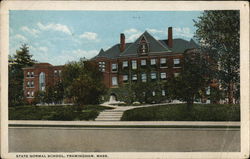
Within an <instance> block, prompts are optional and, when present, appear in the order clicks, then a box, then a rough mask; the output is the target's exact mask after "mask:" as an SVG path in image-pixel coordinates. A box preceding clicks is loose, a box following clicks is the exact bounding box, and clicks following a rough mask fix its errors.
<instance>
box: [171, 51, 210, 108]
mask: <svg viewBox="0 0 250 159" xmlns="http://www.w3.org/2000/svg"><path fill="white" fill-rule="evenodd" d="M183 58H184V60H183V69H182V71H181V73H180V75H179V76H177V77H173V78H171V79H170V80H169V81H168V83H167V89H168V91H169V94H170V95H171V96H172V99H179V100H181V101H185V102H187V108H188V109H189V110H190V109H191V108H192V105H193V103H194V101H195V99H198V98H201V96H202V92H204V91H203V90H204V89H205V88H206V87H207V86H209V82H210V69H209V63H208V60H207V56H206V55H205V54H203V53H201V52H199V51H197V50H187V51H185V52H184V56H183Z"/></svg>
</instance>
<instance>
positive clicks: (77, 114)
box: [9, 105, 112, 121]
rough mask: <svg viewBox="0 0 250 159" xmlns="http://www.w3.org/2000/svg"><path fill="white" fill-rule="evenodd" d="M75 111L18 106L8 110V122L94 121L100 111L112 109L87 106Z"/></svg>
mask: <svg viewBox="0 0 250 159" xmlns="http://www.w3.org/2000/svg"><path fill="white" fill-rule="evenodd" d="M81 109H82V111H77V108H76V106H18V107H10V108H9V120H64V121H72V120H94V119H95V118H96V117H97V116H98V114H99V112H100V111H102V110H104V109H112V108H109V107H104V106H97V105H87V106H82V107H81Z"/></svg>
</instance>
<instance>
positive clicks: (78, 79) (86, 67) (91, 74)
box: [62, 60, 107, 106]
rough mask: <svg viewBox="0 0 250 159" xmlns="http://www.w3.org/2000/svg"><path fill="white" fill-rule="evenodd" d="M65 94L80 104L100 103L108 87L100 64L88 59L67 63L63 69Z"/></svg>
mask: <svg viewBox="0 0 250 159" xmlns="http://www.w3.org/2000/svg"><path fill="white" fill-rule="evenodd" d="M62 82H63V86H64V89H65V96H66V97H67V98H70V99H72V100H73V102H74V103H75V104H76V105H78V106H82V105H86V104H98V103H99V101H100V100H101V96H102V95H104V94H105V92H106V91H107V88H106V87H105V85H104V83H103V75H102V73H101V72H100V71H99V68H98V66H97V65H96V64H95V63H93V62H91V61H86V60H80V61H79V62H71V63H69V64H66V65H65V67H64V69H63V71H62Z"/></svg>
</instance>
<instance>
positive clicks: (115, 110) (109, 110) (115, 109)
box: [103, 109, 124, 112]
mask: <svg viewBox="0 0 250 159" xmlns="http://www.w3.org/2000/svg"><path fill="white" fill-rule="evenodd" d="M103 112H124V110H116V109H115V110H105V111H103Z"/></svg>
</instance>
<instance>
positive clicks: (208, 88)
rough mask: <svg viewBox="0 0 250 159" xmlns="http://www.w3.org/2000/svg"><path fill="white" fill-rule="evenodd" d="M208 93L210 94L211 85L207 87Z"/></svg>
mask: <svg viewBox="0 0 250 159" xmlns="http://www.w3.org/2000/svg"><path fill="white" fill-rule="evenodd" d="M206 95H210V86H208V87H207V89H206Z"/></svg>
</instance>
